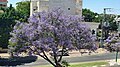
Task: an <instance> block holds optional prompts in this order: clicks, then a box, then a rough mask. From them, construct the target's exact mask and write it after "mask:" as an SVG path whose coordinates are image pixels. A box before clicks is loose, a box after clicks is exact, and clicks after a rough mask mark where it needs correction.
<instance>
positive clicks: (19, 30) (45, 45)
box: [9, 9, 96, 67]
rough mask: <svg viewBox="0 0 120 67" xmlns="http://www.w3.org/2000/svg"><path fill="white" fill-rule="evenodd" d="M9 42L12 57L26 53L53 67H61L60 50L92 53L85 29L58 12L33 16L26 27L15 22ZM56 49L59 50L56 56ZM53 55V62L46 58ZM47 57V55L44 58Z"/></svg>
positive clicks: (90, 38)
mask: <svg viewBox="0 0 120 67" xmlns="http://www.w3.org/2000/svg"><path fill="white" fill-rule="evenodd" d="M11 35H12V37H11V38H10V40H9V43H10V44H11V46H13V47H14V48H15V50H14V51H15V55H16V54H17V55H18V54H19V53H21V52H22V51H27V52H28V53H29V54H30V55H31V54H32V55H39V56H40V57H42V58H44V59H45V60H47V61H48V62H49V63H51V64H52V65H53V66H54V67H62V65H61V61H62V56H63V50H64V49H66V48H67V49H68V50H72V49H75V50H80V49H83V48H84V49H88V50H95V49H96V45H95V44H94V38H92V35H91V31H90V29H89V28H88V26H87V25H85V24H82V23H81V18H80V17H79V16H69V15H65V14H64V13H63V11H62V10H60V9H55V10H52V11H49V12H44V11H43V12H40V13H36V14H33V16H31V17H30V18H29V20H28V22H27V23H21V22H18V23H17V24H16V25H15V26H14V30H13V31H12V32H11ZM59 49H62V53H61V55H59V56H58V51H59ZM49 52H52V53H53V59H54V60H51V59H50V57H49V56H48V55H47V54H49ZM46 53H47V54H46Z"/></svg>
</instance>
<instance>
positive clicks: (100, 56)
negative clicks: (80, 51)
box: [17, 53, 120, 67]
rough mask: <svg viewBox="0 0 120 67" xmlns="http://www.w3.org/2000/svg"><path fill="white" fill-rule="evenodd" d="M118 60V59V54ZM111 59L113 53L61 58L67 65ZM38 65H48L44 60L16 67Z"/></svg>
mask: <svg viewBox="0 0 120 67" xmlns="http://www.w3.org/2000/svg"><path fill="white" fill-rule="evenodd" d="M118 58H120V54H119V56H118ZM111 59H115V53H104V54H96V55H88V56H78V57H64V58H63V60H66V61H67V62H68V63H80V62H91V61H100V60H111ZM40 65H49V63H48V62H47V61H45V60H44V59H38V60H37V61H35V62H32V63H29V64H25V65H20V66H17V67H33V66H40Z"/></svg>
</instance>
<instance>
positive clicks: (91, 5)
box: [8, 0, 120, 14]
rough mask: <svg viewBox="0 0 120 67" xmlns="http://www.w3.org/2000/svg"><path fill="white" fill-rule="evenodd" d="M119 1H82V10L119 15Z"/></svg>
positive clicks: (10, 2) (15, 1)
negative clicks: (105, 10) (104, 11)
mask: <svg viewBox="0 0 120 67" xmlns="http://www.w3.org/2000/svg"><path fill="white" fill-rule="evenodd" d="M20 1H23V0H8V6H9V4H13V6H15V3H17V2H20ZM119 4H120V0H83V8H87V9H90V10H91V11H93V12H97V13H103V9H104V8H112V9H111V10H110V11H109V10H108V11H107V13H111V14H120V5H119Z"/></svg>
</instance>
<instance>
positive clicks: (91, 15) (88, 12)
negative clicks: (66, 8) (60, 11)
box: [82, 9, 98, 22]
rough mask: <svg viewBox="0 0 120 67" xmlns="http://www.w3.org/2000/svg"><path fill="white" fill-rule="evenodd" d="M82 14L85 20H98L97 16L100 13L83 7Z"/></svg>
mask: <svg viewBox="0 0 120 67" xmlns="http://www.w3.org/2000/svg"><path fill="white" fill-rule="evenodd" d="M82 14H83V16H84V20H85V21H86V22H94V21H95V20H96V21H97V18H96V16H97V15H98V14H97V13H94V12H92V11H91V10H89V9H83V10H82Z"/></svg>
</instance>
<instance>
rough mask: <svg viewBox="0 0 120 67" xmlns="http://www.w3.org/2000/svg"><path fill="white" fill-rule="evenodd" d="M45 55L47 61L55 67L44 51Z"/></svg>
mask: <svg viewBox="0 0 120 67" xmlns="http://www.w3.org/2000/svg"><path fill="white" fill-rule="evenodd" d="M42 52H43V55H44V56H45V58H46V60H47V61H48V62H49V63H51V64H52V65H53V66H55V64H54V63H53V62H52V61H51V60H50V59H49V58H48V57H47V55H46V54H45V52H44V50H42Z"/></svg>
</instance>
